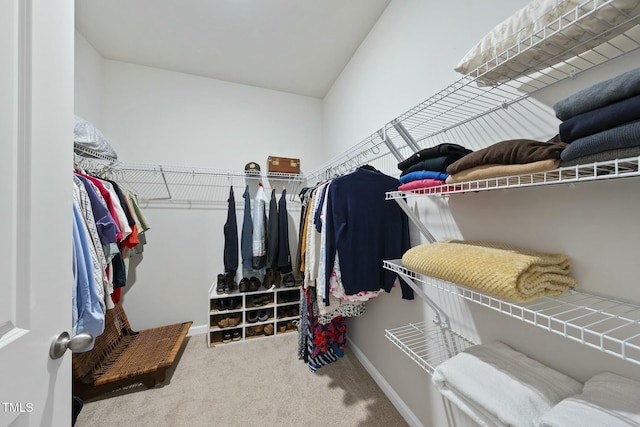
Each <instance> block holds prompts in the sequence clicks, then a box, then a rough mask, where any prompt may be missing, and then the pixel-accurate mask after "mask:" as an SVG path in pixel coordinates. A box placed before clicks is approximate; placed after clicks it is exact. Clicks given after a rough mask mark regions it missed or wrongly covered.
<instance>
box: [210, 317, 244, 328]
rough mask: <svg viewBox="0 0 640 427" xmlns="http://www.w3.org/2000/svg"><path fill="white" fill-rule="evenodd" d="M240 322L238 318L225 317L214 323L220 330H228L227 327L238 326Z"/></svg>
mask: <svg viewBox="0 0 640 427" xmlns="http://www.w3.org/2000/svg"><path fill="white" fill-rule="evenodd" d="M240 320H241V319H240V316H225V317H223V318H221V319H218V321H217V322H216V323H217V324H218V326H219V327H221V328H229V327H234V326H238V324H239V323H240Z"/></svg>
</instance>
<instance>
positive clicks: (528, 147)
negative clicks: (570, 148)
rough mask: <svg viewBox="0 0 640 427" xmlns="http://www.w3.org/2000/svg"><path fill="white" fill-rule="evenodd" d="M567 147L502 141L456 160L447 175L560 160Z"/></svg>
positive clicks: (538, 142) (559, 143) (530, 142)
mask: <svg viewBox="0 0 640 427" xmlns="http://www.w3.org/2000/svg"><path fill="white" fill-rule="evenodd" d="M567 145H568V144H566V143H564V142H541V141H534V140H532V139H509V140H506V141H500V142H497V143H495V144H493V145H490V146H488V147H486V148H483V149H482V150H478V151H474V152H473V153H470V154H467V155H466V156H464V157H462V158H461V159H460V160H456V161H455V162H454V163H452V164H450V165H449V167H447V173H448V174H449V175H454V174H456V173H458V172H460V171H463V170H465V169H471V168H473V167H476V166H480V165H514V164H523V163H532V162H537V161H540V160H547V159H560V153H561V152H562V150H564V149H565V148H566V147H567Z"/></svg>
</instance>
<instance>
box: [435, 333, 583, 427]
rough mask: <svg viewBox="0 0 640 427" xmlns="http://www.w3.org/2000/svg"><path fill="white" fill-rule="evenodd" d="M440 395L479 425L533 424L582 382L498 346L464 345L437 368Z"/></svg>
mask: <svg viewBox="0 0 640 427" xmlns="http://www.w3.org/2000/svg"><path fill="white" fill-rule="evenodd" d="M433 383H434V384H435V386H436V387H437V388H438V390H439V391H440V393H442V395H443V396H445V397H446V398H447V399H449V400H450V401H451V402H452V403H453V404H455V405H456V406H457V407H459V408H460V410H462V411H463V412H465V413H466V414H467V415H469V416H470V417H471V418H472V419H473V420H475V421H476V422H477V423H478V424H479V425H481V426H515V427H526V426H536V425H537V422H538V419H539V418H540V416H541V415H542V414H544V413H545V412H547V411H548V410H549V409H551V408H552V407H553V406H554V405H555V404H556V403H558V402H560V401H561V400H562V399H564V398H566V397H568V396H571V395H575V394H577V393H580V392H581V390H582V383H580V382H578V381H576V380H574V379H573V378H571V377H568V376H566V375H564V374H562V373H560V372H558V371H556V370H554V369H552V368H550V367H548V366H545V365H543V364H542V363H540V362H538V361H536V360H533V359H531V358H529V357H527V356H525V355H524V354H522V353H520V352H518V351H516V350H514V349H512V348H511V347H509V346H508V345H506V344H504V343H501V342H493V343H489V344H479V345H476V346H473V347H469V348H467V349H466V350H464V351H463V352H461V353H458V354H457V355H455V356H454V357H452V358H451V359H448V360H446V361H445V362H443V363H441V364H440V365H438V366H437V367H436V369H435V371H434V372H433Z"/></svg>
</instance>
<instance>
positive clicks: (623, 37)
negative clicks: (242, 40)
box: [310, 0, 640, 191]
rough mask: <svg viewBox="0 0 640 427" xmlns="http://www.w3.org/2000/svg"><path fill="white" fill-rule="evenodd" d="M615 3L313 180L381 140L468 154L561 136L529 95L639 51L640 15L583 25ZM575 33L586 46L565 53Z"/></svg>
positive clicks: (453, 87)
mask: <svg viewBox="0 0 640 427" xmlns="http://www.w3.org/2000/svg"><path fill="white" fill-rule="evenodd" d="M615 3H616V0H587V1H585V2H583V3H582V4H580V5H578V6H577V7H576V8H575V9H574V10H572V11H570V12H569V13H566V14H565V15H563V16H561V17H559V18H558V19H557V20H556V21H554V22H552V23H550V24H548V25H547V26H545V27H544V28H542V29H541V30H540V31H538V32H536V33H534V34H531V35H529V37H525V38H523V39H522V40H520V41H519V42H518V43H517V44H516V45H515V46H512V47H511V48H509V49H507V50H506V51H505V52H501V53H499V54H498V55H496V57H494V58H491V59H490V60H488V61H487V62H486V63H484V64H483V65H481V66H479V67H478V68H476V69H475V70H473V71H472V72H471V73H469V74H468V75H466V76H463V77H462V78H460V79H459V80H457V81H455V82H453V83H452V84H450V85H449V86H447V87H445V88H444V89H442V90H441V91H439V92H437V93H436V94H434V95H432V96H430V97H429V98H427V99H426V100H425V101H423V102H421V103H420V104H418V105H416V106H415V107H413V108H411V109H410V110H408V111H406V112H405V113H404V114H401V115H400V116H398V117H397V118H395V119H393V120H391V121H390V122H389V123H387V124H385V125H384V126H383V127H382V128H381V129H380V130H378V131H376V132H375V133H373V134H372V135H370V136H369V137H367V138H365V139H364V140H363V141H362V142H360V143H359V144H357V145H355V146H354V147H353V148H351V149H350V150H348V151H346V152H345V153H343V154H342V155H340V156H337V157H336V158H334V159H332V160H331V161H329V162H327V163H325V164H323V165H322V166H321V167H320V168H318V169H317V170H316V171H314V172H313V173H311V174H310V176H314V177H317V176H323V174H325V175H327V174H329V175H331V173H332V172H335V170H336V169H337V170H342V169H349V168H345V166H349V167H350V168H351V169H353V168H355V167H357V166H358V165H360V164H363V163H364V161H366V159H367V158H368V156H369V155H370V152H371V147H372V146H374V147H378V146H379V145H380V144H381V143H382V141H383V139H382V136H383V135H384V136H386V137H388V138H389V139H390V140H391V141H398V142H403V141H404V142H406V144H405V145H401V146H398V150H399V151H400V152H402V151H403V148H405V147H408V146H409V145H414V147H413V151H417V150H416V149H415V148H420V147H432V146H435V145H438V144H440V143H443V142H454V143H461V141H464V145H466V146H469V147H470V148H476V147H477V148H481V147H484V146H487V145H489V144H492V143H495V142H496V141H500V140H505V139H513V138H530V139H541V138H543V137H549V136H552V135H554V134H556V133H557V125H558V121H557V119H556V118H555V117H554V114H553V111H552V110H551V109H550V108H549V107H548V106H546V105H544V104H541V103H540V102H538V101H536V100H534V99H533V98H532V97H531V96H530V95H531V94H533V93H535V92H537V91H539V90H541V89H544V88H547V87H549V86H551V85H554V84H556V83H558V82H560V81H563V80H566V79H572V78H575V77H576V76H577V75H578V74H579V73H581V72H583V71H586V70H589V69H591V68H593V67H596V66H598V65H600V64H603V63H605V62H607V61H610V60H612V59H614V58H617V57H620V56H622V55H625V54H628V53H630V52H633V51H635V50H637V49H638V48H640V25H638V23H640V15H639V14H637V13H635V14H634V15H633V16H628V15H624V14H623V16H624V18H622V19H621V20H620V21H618V22H616V24H610V23H607V22H606V21H604V20H598V24H599V30H600V31H599V32H598V33H597V34H596V33H592V32H589V31H588V30H585V28H584V27H585V26H584V24H585V20H588V19H597V18H594V16H596V14H597V13H599V12H603V11H606V12H610V11H612V10H615V9H616V8H617V7H616V4H615ZM576 30H578V31H579V32H580V33H581V34H582V35H581V41H580V42H576V43H573V44H572V45H571V46H570V47H567V48H565V49H561V48H560V47H559V46H560V44H559V43H558V40H560V39H561V40H562V41H563V44H566V42H567V39H569V38H571V36H570V35H569V34H573V32H574V31H576ZM585 34H586V35H585ZM550 47H552V48H553V50H554V51H556V52H558V53H557V54H555V55H549V54H548V52H547V50H549V49H547V48H550ZM535 49H538V50H540V51H541V52H542V54H543V57H544V59H543V60H540V61H538V62H536V63H535V64H532V65H526V63H525V61H522V58H523V57H524V56H525V55H527V54H528V53H531V50H535ZM514 63H517V64H518V67H519V68H518V72H517V74H515V75H511V73H508V72H506V71H504V72H503V71H501V70H506V69H507V68H508V67H509V66H510V64H511V65H512V64H514ZM523 64H524V65H523ZM488 75H492V76H495V75H499V76H501V77H502V79H498V80H500V81H499V82H498V83H495V84H492V85H487V84H485V83H483V79H485V78H486V77H487V76H488ZM533 119H535V120H533ZM534 123H535V124H534ZM398 124H401V125H402V126H403V127H404V129H406V131H407V133H408V134H409V135H410V136H411V138H412V139H413V143H409V142H407V141H406V139H405V138H403V136H402V135H401V134H400V133H399V132H398V131H397V125H398ZM334 174H335V173H334ZM465 191H470V190H465Z"/></svg>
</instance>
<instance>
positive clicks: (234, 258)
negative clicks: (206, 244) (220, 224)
mask: <svg viewBox="0 0 640 427" xmlns="http://www.w3.org/2000/svg"><path fill="white" fill-rule="evenodd" d="M227 203H228V208H227V222H225V224H224V271H225V273H228V274H229V275H230V276H231V277H235V275H236V271H237V270H238V224H237V220H236V199H235V196H234V194H233V186H232V187H231V188H230V189H229V198H228V199H227Z"/></svg>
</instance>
